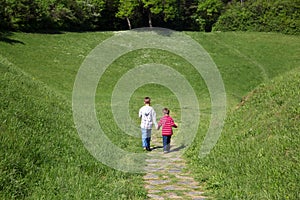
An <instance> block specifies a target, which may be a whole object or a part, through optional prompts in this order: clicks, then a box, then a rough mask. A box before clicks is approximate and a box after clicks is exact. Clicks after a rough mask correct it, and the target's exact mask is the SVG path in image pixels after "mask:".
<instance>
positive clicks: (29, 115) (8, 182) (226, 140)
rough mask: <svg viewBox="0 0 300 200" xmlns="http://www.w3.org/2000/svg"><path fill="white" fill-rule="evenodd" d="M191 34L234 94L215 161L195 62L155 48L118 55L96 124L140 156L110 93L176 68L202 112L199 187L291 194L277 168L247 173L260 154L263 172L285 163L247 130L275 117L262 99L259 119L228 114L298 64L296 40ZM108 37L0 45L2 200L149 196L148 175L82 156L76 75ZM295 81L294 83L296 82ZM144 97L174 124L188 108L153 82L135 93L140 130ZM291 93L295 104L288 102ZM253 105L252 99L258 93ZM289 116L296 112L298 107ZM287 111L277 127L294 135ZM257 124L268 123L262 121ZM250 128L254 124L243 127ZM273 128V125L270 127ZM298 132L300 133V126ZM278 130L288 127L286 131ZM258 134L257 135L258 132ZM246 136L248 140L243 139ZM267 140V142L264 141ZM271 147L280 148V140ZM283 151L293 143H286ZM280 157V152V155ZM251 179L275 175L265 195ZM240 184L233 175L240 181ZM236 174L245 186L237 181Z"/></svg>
mask: <svg viewBox="0 0 300 200" xmlns="http://www.w3.org/2000/svg"><path fill="white" fill-rule="evenodd" d="M187 34H189V35H190V36H191V37H192V38H193V39H195V40H196V41H198V42H199V43H200V44H201V45H202V46H203V47H204V48H205V49H206V50H207V51H208V52H209V53H210V55H211V56H212V58H213V60H214V61H215V63H216V64H217V66H218V68H219V70H220V73H221V75H222V77H223V80H224V84H225V88H226V92H227V100H228V101H227V102H228V103H227V104H228V108H229V109H228V112H233V114H228V121H226V126H225V129H224V132H223V133H222V138H220V140H219V143H218V146H216V147H215V149H214V151H213V152H212V154H211V155H210V156H209V157H207V158H206V159H204V160H199V159H198V153H199V152H198V150H199V146H200V144H201V141H202V138H203V137H204V135H205V133H206V131H207V128H208V124H209V119H210V98H209V93H208V91H207V87H206V85H205V83H204V81H203V80H202V78H201V76H199V75H198V74H197V73H196V70H195V69H194V68H193V67H192V66H191V65H190V64H189V63H187V62H186V61H184V60H182V59H181V58H180V57H179V56H177V55H174V54H172V53H170V52H166V51H161V50H151V49H143V50H139V51H133V52H130V53H128V54H126V55H124V56H122V57H120V58H118V59H117V60H116V61H115V62H114V63H112V65H111V66H109V68H108V69H107V70H106V71H105V73H104V74H103V76H102V78H101V80H100V82H99V85H98V88H97V93H96V97H95V102H96V111H97V117H98V119H99V122H100V123H102V125H104V126H102V127H103V129H104V131H105V132H106V133H109V134H108V137H109V138H110V139H111V141H112V142H114V143H115V144H116V145H118V146H119V147H120V148H123V149H125V150H127V151H132V152H140V151H141V147H140V146H141V144H140V143H141V141H140V139H139V138H135V137H131V136H127V135H125V134H122V131H121V130H120V129H119V128H118V126H117V125H116V124H115V121H114V117H113V115H112V113H111V108H110V104H111V93H112V91H113V88H114V86H115V84H116V83H117V81H118V79H119V78H120V77H121V76H122V74H124V73H126V72H127V71H128V70H130V69H132V68H134V67H136V66H139V65H141V64H146V63H153V62H154V63H161V64H165V65H168V66H171V67H173V68H174V69H176V70H177V71H179V72H180V73H181V74H182V75H183V76H184V77H185V78H186V79H187V80H188V81H189V82H190V84H191V85H192V87H193V89H194V90H195V93H196V95H197V97H198V99H199V103H200V105H199V107H200V109H201V114H202V115H201V121H200V126H199V131H198V134H197V138H196V139H195V141H194V143H193V145H192V146H191V147H190V148H189V150H188V151H187V154H186V158H187V159H188V160H189V161H190V166H191V168H192V169H193V172H194V173H195V176H196V177H197V178H198V180H200V181H201V182H203V183H204V184H206V186H207V187H206V188H207V190H210V191H212V193H213V194H214V195H215V196H216V197H217V198H225V199H228V198H229V199H230V198H235V197H236V198H237V199H238V198H246V197H249V198H256V197H262V198H266V197H267V196H269V197H270V198H276V196H272V195H273V194H279V195H282V194H284V195H285V194H286V188H284V189H282V192H281V190H280V189H279V188H281V186H282V185H283V184H281V183H277V182H276V181H275V183H276V184H277V185H278V187H277V186H274V185H272V184H269V183H270V182H272V181H273V180H279V178H278V177H281V174H280V173H281V171H280V170H278V168H277V167H275V168H270V166H269V165H266V166H265V167H266V168H270V169H272V170H273V169H274V170H273V171H274V173H275V175H276V176H275V177H277V178H275V179H272V177H273V174H272V173H271V172H269V171H265V170H264V169H263V168H259V170H258V171H251V170H252V169H251V168H250V167H249V166H247V162H246V161H249V162H248V163H251V162H250V161H252V159H251V158H253V157H254V155H263V156H262V159H258V160H255V163H253V164H254V165H257V166H262V165H259V164H261V163H268V164H271V162H269V161H266V160H267V158H274V160H275V161H274V162H272V163H274V164H275V166H277V164H278V163H279V161H282V160H281V158H280V159H279V157H274V156H273V155H271V154H270V153H266V152H271V151H272V152H273V149H272V150H271V149H266V148H264V149H262V148H263V146H262V145H265V146H268V142H267V141H268V140H267V139H262V140H261V141H260V140H259V138H260V136H259V135H260V134H257V132H256V131H255V135H254V136H251V134H252V133H249V134H250V135H249V134H248V132H247V131H248V129H247V131H246V129H244V126H245V128H246V127H248V128H249V127H250V125H253V126H255V127H257V126H258V127H261V128H262V127H264V124H258V122H264V121H266V120H267V119H268V120H269V119H270V116H269V115H268V114H267V109H265V108H264V107H259V106H263V105H264V104H263V102H264V101H263V98H262V97H257V98H258V99H260V100H259V101H258V102H257V106H258V107H257V108H256V107H253V108H252V109H253V111H252V110H250V111H251V112H253V115H249V114H250V113H251V112H250V111H249V112H250V113H249V112H248V111H246V107H247V105H248V104H245V106H244V107H242V108H240V109H238V110H237V111H231V110H232V109H233V108H234V107H235V105H236V104H237V103H238V102H239V101H240V100H241V99H242V98H243V96H245V95H246V94H247V93H249V92H250V91H252V90H253V89H254V88H256V87H257V85H259V84H261V83H264V82H268V81H270V80H271V79H273V78H274V77H276V76H278V75H280V74H282V73H284V72H286V71H289V70H291V69H293V68H296V67H298V66H299V58H298V55H299V45H298V44H299V37H296V36H285V35H281V34H270V33H210V34H207V33H195V32H188V33H187ZM111 35H112V33H111V32H106V33H102V32H95V33H62V34H25V33H14V34H13V35H12V36H10V41H14V42H13V43H12V42H10V43H6V42H1V43H0V61H1V62H0V64H1V66H0V75H1V76H0V77H1V79H0V80H1V85H0V87H1V90H0V93H1V96H0V109H1V115H0V139H1V150H0V151H1V154H0V156H1V161H0V171H1V173H0V179H1V182H0V184H1V185H0V186H1V187H0V188H1V190H0V197H3V198H17V197H19V198H34V199H37V198H60V199H74V198H75V199H144V198H145V195H146V192H145V190H144V189H143V184H142V177H141V175H135V174H128V173H122V172H119V171H115V170H113V169H111V168H109V167H107V166H104V165H102V164H101V163H99V162H98V161H96V160H95V159H94V158H93V157H92V156H91V155H90V154H89V153H88V152H87V151H86V150H85V148H84V146H83V144H82V143H81V141H80V139H79V137H78V135H77V133H76V129H75V128H74V124H73V120H72V111H71V96H72V89H73V84H74V80H75V76H76V74H77V70H78V69H79V67H80V65H81V63H82V61H83V60H84V58H85V56H86V55H87V54H88V53H89V52H90V51H91V50H92V49H93V48H94V47H95V46H96V45H98V44H99V43H100V42H101V41H103V40H104V39H106V38H108V37H110V36H111ZM10 63H11V64H10ZM19 69H20V70H19ZM23 72H25V74H24V73H23ZM276 83H277V82H276ZM296 83H297V82H296ZM296 83H295V84H296ZM289 84H291V83H290V82H289ZM282 87H283V86H282ZM293 87H295V85H293ZM277 89H278V91H280V92H279V94H282V93H281V92H282V91H284V92H286V93H289V92H292V90H289V88H286V89H284V90H282V88H281V87H279V86H278V88H275V89H274V90H273V91H277ZM259 90H263V89H259ZM294 91H295V90H294ZM296 91H297V89H296ZM274 93H275V92H274ZM297 94H298V93H296V94H294V95H297ZM270 95H271V94H270ZM144 96H150V97H152V99H153V101H152V103H153V105H154V107H155V108H157V109H158V108H161V107H163V106H166V107H169V108H170V109H171V114H172V116H173V117H174V118H175V121H177V122H179V124H180V123H181V122H180V114H181V110H180V107H179V102H178V100H177V99H176V96H175V95H174V94H172V92H171V91H170V90H169V89H168V88H166V87H164V86H160V85H157V84H147V85H144V86H142V87H140V88H138V89H137V90H136V91H134V93H133V94H132V96H131V98H130V100H129V108H130V109H129V110H130V116H131V117H132V119H136V121H135V123H136V126H137V127H138V123H139V120H138V118H137V111H138V109H139V107H140V106H142V104H143V98H144ZM271 96H272V95H271ZM286 96H287V97H288V95H286ZM283 97H284V96H283V95H282V98H283ZM290 97H292V96H290ZM294 97H296V96H294ZM253 98H255V97H254V96H253ZM257 98H256V99H257ZM274 105H275V104H274ZM284 105H285V104H284ZM270 106H273V105H272V104H271V105H270ZM258 109H262V112H264V113H265V114H264V115H261V118H259V117H257V118H256V117H254V116H256V115H255V114H259V113H258V111H259V110H258ZM291 109H292V110H293V109H294V108H292V107H291ZM254 111H256V112H257V113H254ZM295 112H298V111H295ZM157 113H158V117H160V116H161V115H160V110H157ZM238 113H240V114H238ZM284 113H285V114H284V115H278V117H279V118H278V120H279V119H280V120H283V121H282V124H284V126H283V127H285V128H286V130H287V132H289V131H290V129H289V127H290V125H291V124H289V123H288V122H286V121H284V119H285V117H289V116H290V115H288V114H287V113H286V112H284ZM236 115H237V116H236ZM238 115H239V116H238ZM235 116H236V117H235ZM276 116H277V115H276ZM281 116H282V117H281ZM240 119H244V120H243V121H242V120H240ZM257 119H261V120H260V121H257ZM243 123H247V124H244V125H243ZM239 124H240V125H239ZM256 124H257V125H256ZM274 124H276V123H274ZM266 127H269V126H266ZM270 127H272V126H271V125H270ZM295 127H296V128H297V127H298V126H297V124H295ZM264 128H265V127H264ZM277 128H278V130H281V129H280V127H277ZM277 128H276V130H277ZM240 130H244V131H246V132H245V133H247V134H246V136H238V135H239V133H240V132H239V131H240ZM249 130H250V129H249ZM252 130H256V129H253V128H252ZM263 130H264V129H262V130H261V132H263ZM272 130H273V128H272ZM297 130H298V129H297ZM259 133H260V132H259ZM120 134H122V140H120ZM243 134H244V133H243ZM235 135H236V137H235ZM244 135H245V134H244ZM229 136H234V137H235V140H233V141H235V143H230V141H231V138H230V137H229ZM250 136H251V137H252V138H251V137H250ZM244 137H246V138H248V139H246V140H245V141H244V139H245V138H244ZM261 137H262V138H263V136H261ZM249 138H250V139H249ZM271 138H277V140H276V141H279V140H278V138H281V137H279V136H276V137H275V136H272V137H271ZM283 138H285V139H287V140H288V138H289V135H287V136H283ZM281 139H282V138H281ZM249 140H252V141H253V143H247V141H249ZM254 141H256V142H257V143H255V142H254ZM258 141H259V142H258ZM274 141H275V140H274ZM239 142H240V143H241V144H243V145H241V146H237V145H236V144H238V143H239ZM295 142H296V143H295V145H299V142H298V143H297V140H295ZM250 144H251V145H252V146H251V145H250ZM272 144H276V145H277V143H272ZM255 145H258V149H260V151H261V154H258V153H257V154H251V155H250V154H249V156H250V157H249V158H248V154H246V153H247V152H248V151H249V150H248V149H246V147H249V149H251V151H252V150H253V149H255V147H256V146H255ZM285 145H286V146H288V145H292V144H290V143H285ZM294 147H295V146H291V147H289V148H294ZM296 147H297V146H296ZM232 148H234V151H233V150H232ZM237 148H238V150H237ZM221 152H222V154H221ZM254 152H255V151H254ZM274 152H276V151H275V150H274ZM287 152H288V155H289V156H294V158H293V159H298V158H299V157H297V155H295V154H294V153H293V152H294V150H291V151H287ZM290 152H291V153H290ZM234 153H238V154H234ZM237 156H242V157H245V158H244V160H243V159H242V160H243V165H239V164H238V162H237V161H239V160H238V159H236V158H237ZM239 158H240V157H239ZM277 158H278V159H277ZM276 160H277V161H278V162H277V161H276ZM291 160H292V159H291ZM220 162H221V163H220ZM226 162H233V163H232V165H230V166H229V165H226ZM253 162H254V161H253ZM236 163H237V164H236ZM291 163H293V161H288V166H289V167H290V166H292V164H291ZM222 166H223V167H222ZM288 169H289V170H290V169H291V168H288ZM272 170H271V171H272ZM273 171H272V172H273ZM229 172H230V173H229ZM250 172H251V173H252V172H254V173H256V174H259V173H258V172H261V173H264V172H266V173H267V175H268V174H269V175H270V176H269V175H268V177H271V178H269V179H268V180H269V182H263V181H261V183H262V185H264V186H266V189H265V190H264V191H263V192H260V190H259V189H260V188H258V187H257V186H256V182H251V181H249V182H247V181H245V180H246V179H247V178H245V177H249V178H253V176H250V174H251V173H250ZM286 173H287V174H290V175H289V176H288V178H287V179H284V180H291V182H292V184H291V188H292V190H293V187H294V185H293V181H295V180H297V179H293V178H292V177H291V176H295V177H298V178H299V176H298V175H299V174H298V175H297V174H295V173H294V172H292V171H287V172H286ZM245 174H246V176H245ZM283 174H284V175H286V174H285V173H283ZM224 177H226V179H225V178H224ZM234 177H236V178H235V179H234ZM239 177H240V178H241V180H244V181H241V182H239V181H238V180H239ZM257 177H258V176H256V177H254V178H257ZM261 177H264V175H261ZM247 180H248V179H247ZM226 181H228V182H226ZM258 182H259V181H258ZM235 184H239V185H235ZM258 185H259V184H258ZM268 185H269V187H273V188H277V189H278V190H279V192H277V193H275V189H270V188H269V187H268ZM229 186H230V187H229ZM260 186H261V185H260ZM279 186H280V187H279ZM236 188H239V189H236ZM261 188H263V186H261ZM244 190H245V192H246V193H247V195H248V194H250V192H251V193H252V194H253V193H258V195H256V196H255V195H252V196H251V195H248V196H247V195H246V196H245V192H243V191H244ZM223 194H224V195H223ZM293 195H294V196H295V194H294V193H293V194H292V195H291V198H292V197H294V196H293ZM279 197H283V196H279ZM279 197H278V198H279Z"/></svg>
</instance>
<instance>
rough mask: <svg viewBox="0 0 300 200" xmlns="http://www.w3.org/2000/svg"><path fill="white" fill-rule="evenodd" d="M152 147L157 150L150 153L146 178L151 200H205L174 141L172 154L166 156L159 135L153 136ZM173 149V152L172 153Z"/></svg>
mask: <svg viewBox="0 0 300 200" xmlns="http://www.w3.org/2000/svg"><path fill="white" fill-rule="evenodd" d="M151 146H154V147H155V148H154V149H153V150H152V151H151V152H149V153H148V155H149V158H148V159H147V160H146V162H147V167H146V168H145V170H146V171H147V173H146V175H145V176H144V182H145V188H146V189H147V190H148V197H149V199H153V200H159V199H184V200H187V199H193V200H204V199H206V198H207V197H204V196H203V195H202V194H203V192H201V187H200V186H199V184H198V183H197V182H196V181H195V180H194V179H193V178H192V176H191V175H190V173H189V171H188V170H187V168H186V163H185V161H184V160H183V159H182V158H181V152H180V148H179V147H178V146H176V144H175V141H174V139H173V138H172V141H171V152H170V153H167V154H164V153H163V150H162V138H161V136H160V135H159V134H158V133H155V134H153V135H152V141H151ZM172 149H173V151H172Z"/></svg>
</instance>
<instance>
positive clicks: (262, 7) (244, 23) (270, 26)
mask: <svg viewBox="0 0 300 200" xmlns="http://www.w3.org/2000/svg"><path fill="white" fill-rule="evenodd" d="M299 11H300V0H295V1H290V0H285V1H279V0H273V1H267V2H266V1H263V0H259V1H246V2H245V3H243V4H241V3H240V2H236V3H233V4H230V5H229V6H228V9H227V10H226V12H225V13H224V14H223V15H221V16H220V18H219V19H218V21H217V23H216V24H215V25H214V27H213V30H214V31H260V32H281V33H285V34H299V33H300V20H299V19H300V12H299Z"/></svg>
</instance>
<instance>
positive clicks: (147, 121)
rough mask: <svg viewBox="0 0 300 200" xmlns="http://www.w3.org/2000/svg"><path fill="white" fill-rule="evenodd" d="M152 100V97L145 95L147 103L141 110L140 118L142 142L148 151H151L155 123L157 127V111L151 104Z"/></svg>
mask: <svg viewBox="0 0 300 200" xmlns="http://www.w3.org/2000/svg"><path fill="white" fill-rule="evenodd" d="M150 101H151V99H150V97H145V99H144V104H145V105H144V106H143V107H141V108H140V110H139V118H140V119H141V131H142V144H143V148H144V149H145V150H147V151H151V149H150V141H151V130H152V126H153V123H154V125H155V127H156V128H157V122H156V113H155V110H154V109H153V108H152V107H151V106H150Z"/></svg>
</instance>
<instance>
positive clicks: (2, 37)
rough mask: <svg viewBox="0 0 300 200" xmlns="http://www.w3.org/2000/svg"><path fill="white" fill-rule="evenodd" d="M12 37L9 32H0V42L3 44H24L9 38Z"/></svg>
mask: <svg viewBox="0 0 300 200" xmlns="http://www.w3.org/2000/svg"><path fill="white" fill-rule="evenodd" d="M12 35H13V33H11V32H0V42H5V43H8V44H11V45H13V44H25V43H24V42H22V41H19V40H15V39H11V38H9V37H11V36H12Z"/></svg>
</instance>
